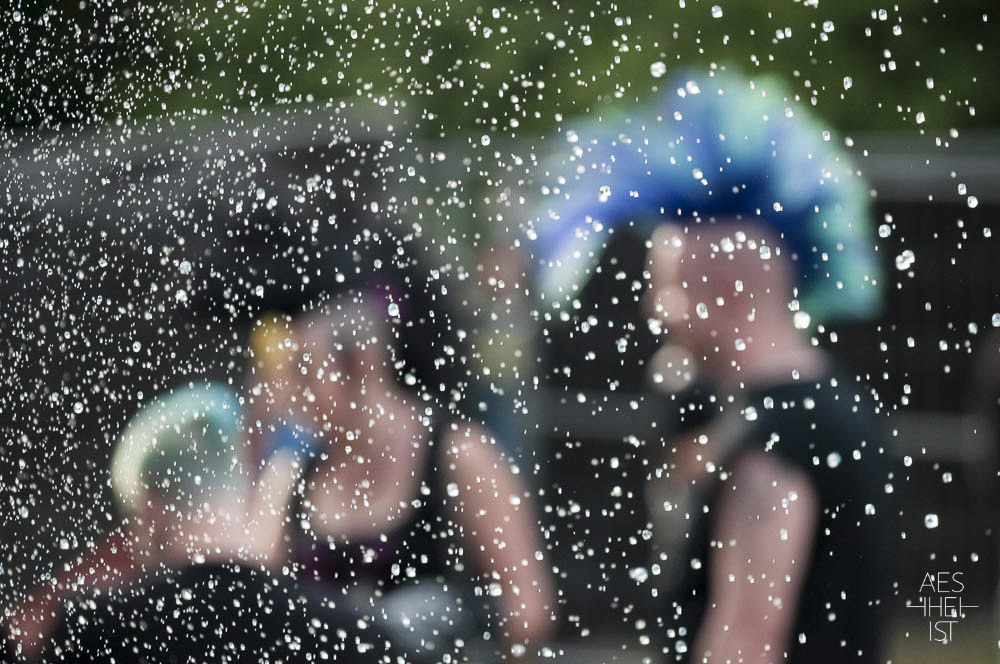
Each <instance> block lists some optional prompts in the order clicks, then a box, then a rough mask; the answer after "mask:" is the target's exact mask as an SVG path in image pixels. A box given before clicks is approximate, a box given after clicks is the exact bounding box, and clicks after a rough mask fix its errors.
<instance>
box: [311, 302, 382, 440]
mask: <svg viewBox="0 0 1000 664" xmlns="http://www.w3.org/2000/svg"><path fill="white" fill-rule="evenodd" d="M302 318H303V319H304V320H301V321H296V324H295V326H294V330H295V340H296V349H295V350H296V356H297V362H295V363H294V368H293V371H294V373H296V374H297V375H296V376H293V377H292V380H294V381H295V384H296V385H297V387H298V389H297V390H296V396H297V398H298V399H301V402H302V403H301V404H300V406H301V408H304V409H305V412H306V413H307V417H308V419H309V420H310V421H311V422H310V423H311V424H312V425H313V426H315V427H316V428H317V429H324V428H326V426H327V425H328V423H329V422H330V421H331V419H332V418H333V417H334V415H335V414H336V413H345V412H349V411H350V410H354V409H356V408H357V407H358V406H359V405H360V402H361V397H362V392H363V390H364V389H365V387H366V385H367V384H368V383H369V382H370V381H369V376H368V374H369V373H370V372H369V371H367V370H366V362H365V358H366V356H368V355H370V351H371V350H372V345H373V344H372V343H371V341H370V338H366V335H365V334H364V332H363V330H361V329H359V330H352V329H345V328H344V327H338V326H336V325H334V324H333V323H332V321H331V319H330V318H329V317H327V316H326V315H325V314H322V313H316V314H309V315H307V316H304V317H302Z"/></svg>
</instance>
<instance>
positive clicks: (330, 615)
mask: <svg viewBox="0 0 1000 664" xmlns="http://www.w3.org/2000/svg"><path fill="white" fill-rule="evenodd" d="M387 648H388V645H387V642H386V641H385V640H384V639H382V638H380V637H379V635H378V634H375V633H374V631H373V630H364V629H361V626H359V625H358V624H357V622H356V621H353V620H352V619H351V618H350V615H349V614H348V613H341V612H339V611H338V610H337V609H336V608H334V607H333V606H332V605H331V603H330V602H327V601H323V600H321V599H319V598H316V597H311V596H310V595H309V594H308V593H306V592H303V590H302V589H300V588H298V587H297V586H296V585H295V584H293V583H291V582H289V581H288V579H287V578H277V577H274V576H272V575H271V574H269V573H268V572H266V571H262V570H261V569H259V568H255V567H253V566H251V565H248V564H246V563H218V562H206V563H203V564H192V565H187V566H185V567H183V568H182V569H180V570H177V571H169V572H163V573H161V574H159V575H158V576H157V578H156V579H155V580H152V581H146V582H144V583H135V584H131V585H129V586H126V587H125V588H122V589H119V590H116V591H113V592H112V593H106V594H103V595H97V596H88V597H81V598H78V599H76V600H74V601H73V602H72V603H71V604H70V605H69V607H68V608H67V612H66V617H65V620H64V622H63V625H62V628H61V630H60V631H59V632H58V633H57V634H56V636H55V637H54V638H53V640H52V643H51V645H50V647H49V649H48V651H47V657H46V661H51V662H75V661H87V662H151V663H152V662H163V663H171V664H173V663H185V662H234V663H236V662H248V663H249V662H254V663H257V662H307V661H350V662H361V661H372V662H375V661H378V660H379V659H380V658H381V657H383V656H384V655H385V653H386V649H387Z"/></svg>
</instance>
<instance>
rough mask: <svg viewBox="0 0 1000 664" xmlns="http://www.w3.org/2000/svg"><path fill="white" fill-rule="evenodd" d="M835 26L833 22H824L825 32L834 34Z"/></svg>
mask: <svg viewBox="0 0 1000 664" xmlns="http://www.w3.org/2000/svg"><path fill="white" fill-rule="evenodd" d="M833 31H834V25H833V21H823V32H833Z"/></svg>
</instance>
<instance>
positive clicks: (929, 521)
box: [924, 512, 940, 528]
mask: <svg viewBox="0 0 1000 664" xmlns="http://www.w3.org/2000/svg"><path fill="white" fill-rule="evenodd" d="M939 523H940V522H939V521H938V515H937V514H934V513H933V512H931V513H930V514H928V515H927V516H925V517H924V526H925V527H926V528H937V527H938V524H939Z"/></svg>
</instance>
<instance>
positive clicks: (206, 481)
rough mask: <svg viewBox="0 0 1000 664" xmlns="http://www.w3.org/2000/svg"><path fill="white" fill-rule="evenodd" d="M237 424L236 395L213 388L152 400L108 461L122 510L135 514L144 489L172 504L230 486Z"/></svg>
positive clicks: (239, 414) (235, 460)
mask: <svg viewBox="0 0 1000 664" xmlns="http://www.w3.org/2000/svg"><path fill="white" fill-rule="evenodd" d="M241 423H242V409H241V407H240V404H239V400H238V399H237V397H236V395H235V393H233V392H232V391H231V390H229V389H227V388H224V387H221V386H218V385H207V386H205V387H200V388H182V389H178V390H176V391H174V392H173V393H172V394H169V395H164V396H157V397H156V398H155V399H154V400H153V402H152V403H150V404H148V405H147V406H145V407H144V408H143V409H142V410H140V411H139V412H138V413H137V414H136V415H135V416H134V417H133V418H132V419H131V420H130V421H129V423H128V425H127V426H126V427H125V431H124V432H122V434H121V436H120V437H119V439H118V444H117V446H116V448H115V452H114V456H113V457H112V462H111V484H112V487H113V488H114V491H115V495H116V496H117V497H118V500H119V502H120V504H121V505H122V507H124V508H125V509H126V510H127V511H134V510H135V508H136V507H137V503H136V501H137V500H138V499H140V498H141V496H142V491H143V490H144V487H145V486H156V487H157V489H158V490H160V491H164V492H165V495H166V496H168V497H173V498H177V497H178V496H197V495H202V494H206V495H207V494H209V493H211V492H212V491H214V490H217V489H219V488H224V487H231V486H233V482H234V480H235V479H236V476H237V473H238V472H239V468H238V466H239V458H238V455H237V451H236V450H237V447H236V446H237V443H238V442H239V441H240V437H241V431H242V429H241Z"/></svg>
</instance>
